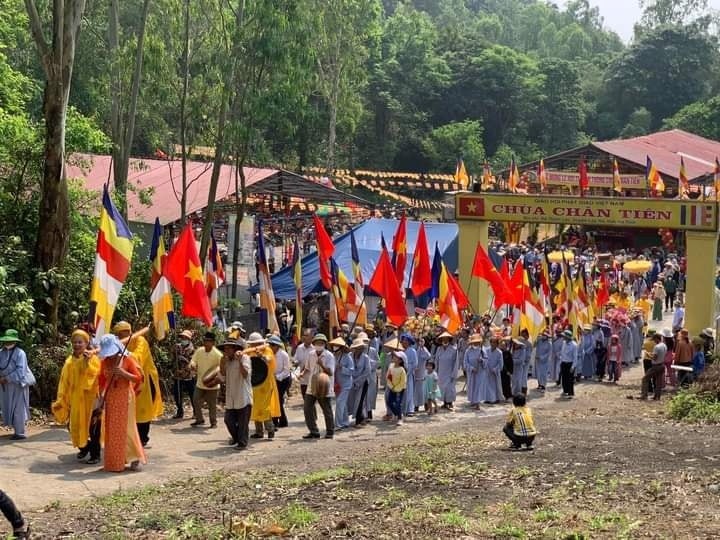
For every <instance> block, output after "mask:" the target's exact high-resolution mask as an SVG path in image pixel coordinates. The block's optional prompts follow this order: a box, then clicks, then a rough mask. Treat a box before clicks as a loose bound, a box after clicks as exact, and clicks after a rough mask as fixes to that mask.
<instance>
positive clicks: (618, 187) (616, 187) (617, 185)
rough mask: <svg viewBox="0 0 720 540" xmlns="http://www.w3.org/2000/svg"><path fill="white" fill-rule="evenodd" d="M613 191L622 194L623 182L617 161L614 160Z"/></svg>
mask: <svg viewBox="0 0 720 540" xmlns="http://www.w3.org/2000/svg"><path fill="white" fill-rule="evenodd" d="M613 191H614V192H616V193H622V182H620V169H619V168H618V162H617V159H614V158H613Z"/></svg>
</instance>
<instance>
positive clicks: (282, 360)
mask: <svg viewBox="0 0 720 540" xmlns="http://www.w3.org/2000/svg"><path fill="white" fill-rule="evenodd" d="M289 376H290V355H289V354H288V353H287V352H286V351H285V349H278V351H277V352H276V353H275V380H278V381H284V380H285V379H287V378H288V377H289Z"/></svg>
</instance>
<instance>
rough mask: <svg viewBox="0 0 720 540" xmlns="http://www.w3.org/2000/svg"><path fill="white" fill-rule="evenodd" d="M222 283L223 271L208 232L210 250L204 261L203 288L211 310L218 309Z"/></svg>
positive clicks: (213, 240)
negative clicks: (219, 289)
mask: <svg viewBox="0 0 720 540" xmlns="http://www.w3.org/2000/svg"><path fill="white" fill-rule="evenodd" d="M223 283H225V269H224V268H223V263H222V259H221V257H220V251H219V250H218V245H217V242H216V241H215V235H214V234H213V233H212V231H210V250H209V252H208V257H207V261H205V287H206V288H207V295H208V298H209V299H210V307H212V308H213V309H214V308H216V307H218V288H219V287H220V285H222V284H223Z"/></svg>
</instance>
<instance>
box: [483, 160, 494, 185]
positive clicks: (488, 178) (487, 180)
mask: <svg viewBox="0 0 720 540" xmlns="http://www.w3.org/2000/svg"><path fill="white" fill-rule="evenodd" d="M491 183H492V171H491V170H490V164H489V163H488V162H487V161H486V162H485V163H484V164H483V175H482V189H483V191H486V190H488V189H490V185H491Z"/></svg>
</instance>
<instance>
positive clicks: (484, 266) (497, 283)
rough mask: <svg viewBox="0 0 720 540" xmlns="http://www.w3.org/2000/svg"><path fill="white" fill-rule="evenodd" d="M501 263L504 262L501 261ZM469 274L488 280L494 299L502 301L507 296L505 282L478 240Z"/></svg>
mask: <svg viewBox="0 0 720 540" xmlns="http://www.w3.org/2000/svg"><path fill="white" fill-rule="evenodd" d="M503 264H505V263H504V262H503ZM471 274H472V275H473V276H475V277H478V278H480V279H484V280H485V281H487V282H488V284H489V285H490V288H491V289H492V291H493V295H494V296H495V299H496V300H498V301H502V300H503V299H504V298H506V297H507V296H508V291H507V285H506V282H505V281H503V278H502V276H501V275H500V272H498V270H497V268H495V265H494V264H493V263H492V261H491V260H490V256H489V255H488V253H487V252H486V251H485V248H483V246H482V244H481V243H480V242H478V244H477V248H476V249H475V260H474V261H473V267H472V272H471Z"/></svg>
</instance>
